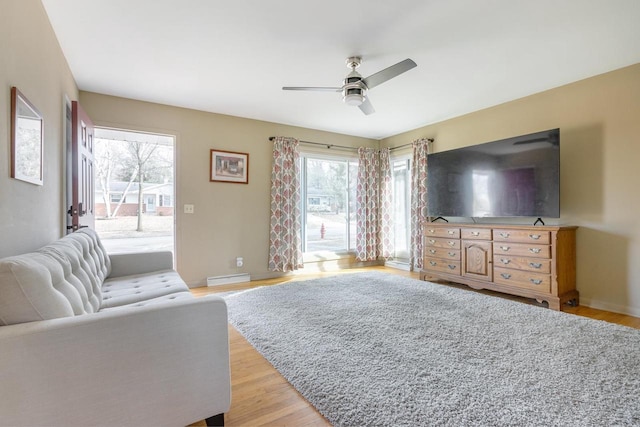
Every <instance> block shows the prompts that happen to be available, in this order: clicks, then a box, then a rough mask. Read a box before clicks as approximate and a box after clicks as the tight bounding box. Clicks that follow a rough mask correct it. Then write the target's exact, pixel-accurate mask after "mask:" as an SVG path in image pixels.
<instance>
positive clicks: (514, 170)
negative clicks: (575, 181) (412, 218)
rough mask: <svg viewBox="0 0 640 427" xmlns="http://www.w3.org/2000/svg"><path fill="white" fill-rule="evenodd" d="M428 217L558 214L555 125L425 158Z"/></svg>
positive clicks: (558, 147)
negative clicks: (534, 131)
mask: <svg viewBox="0 0 640 427" xmlns="http://www.w3.org/2000/svg"><path fill="white" fill-rule="evenodd" d="M427 200H428V204H427V210H428V213H429V216H431V217H470V218H483V217H538V218H542V217H547V218H559V217H560V129H551V130H546V131H543V132H536V133H532V134H530V135H522V136H517V137H513V138H507V139H502V140H499V141H493V142H487V143H484V144H479V145H473V146H470V147H464V148H459V149H454V150H449V151H443V152H439V153H434V154H430V155H429V156H428V157H427Z"/></svg>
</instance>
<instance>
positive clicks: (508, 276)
mask: <svg viewBox="0 0 640 427" xmlns="http://www.w3.org/2000/svg"><path fill="white" fill-rule="evenodd" d="M500 275H501V276H502V277H503V278H505V279H511V275H510V274H509V273H500Z"/></svg>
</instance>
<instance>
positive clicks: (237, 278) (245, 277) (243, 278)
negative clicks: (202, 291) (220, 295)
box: [207, 273, 251, 286]
mask: <svg viewBox="0 0 640 427" xmlns="http://www.w3.org/2000/svg"><path fill="white" fill-rule="evenodd" d="M250 281H251V275H249V274H247V273H241V274H230V275H228V276H215V277H207V286H219V285H228V284H230V283H242V282H250Z"/></svg>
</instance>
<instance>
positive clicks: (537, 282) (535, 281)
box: [529, 279, 542, 285]
mask: <svg viewBox="0 0 640 427" xmlns="http://www.w3.org/2000/svg"><path fill="white" fill-rule="evenodd" d="M529 280H530V281H531V283H533V284H534V285H539V284H540V283H542V280H540V279H529Z"/></svg>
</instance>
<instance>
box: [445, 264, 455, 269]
mask: <svg viewBox="0 0 640 427" xmlns="http://www.w3.org/2000/svg"><path fill="white" fill-rule="evenodd" d="M447 267H449V269H450V270H455V269H456V266H455V265H451V264H447Z"/></svg>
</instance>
